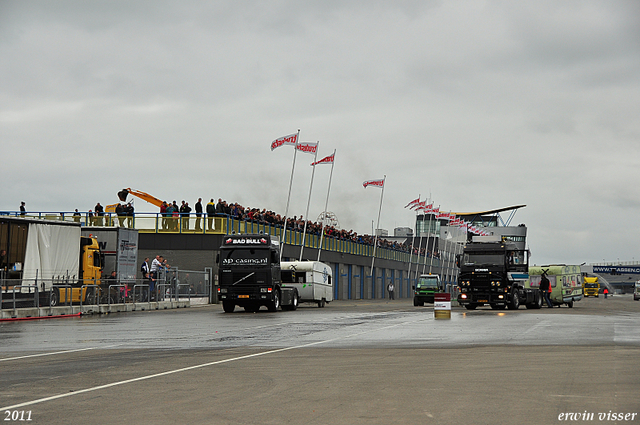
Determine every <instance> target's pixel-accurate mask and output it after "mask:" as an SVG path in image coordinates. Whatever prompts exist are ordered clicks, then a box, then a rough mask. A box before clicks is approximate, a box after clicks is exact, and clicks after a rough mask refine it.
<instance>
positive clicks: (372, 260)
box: [371, 174, 387, 297]
mask: <svg viewBox="0 0 640 425" xmlns="http://www.w3.org/2000/svg"><path fill="white" fill-rule="evenodd" d="M385 180H387V175H386V174H385V175H384V177H383V178H382V192H380V207H379V208H378V224H377V226H376V227H377V228H378V229H380V213H381V212H382V198H383V197H384V183H385ZM373 233H375V235H374V237H373V256H372V257H371V281H372V282H371V283H372V290H373V291H375V288H376V283H375V282H374V281H373V264H374V262H375V261H376V248H377V247H378V234H377V233H376V231H375V229H374V231H373ZM383 290H384V288H383ZM371 295H372V296H373V297H375V294H371Z"/></svg>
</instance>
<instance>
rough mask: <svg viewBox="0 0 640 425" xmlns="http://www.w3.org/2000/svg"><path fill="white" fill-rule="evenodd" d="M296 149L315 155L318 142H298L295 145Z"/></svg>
mask: <svg viewBox="0 0 640 425" xmlns="http://www.w3.org/2000/svg"><path fill="white" fill-rule="evenodd" d="M296 149H297V150H299V151H300V152H304V153H310V154H311V155H315V154H316V151H317V150H318V142H300V143H298V144H297V145H296Z"/></svg>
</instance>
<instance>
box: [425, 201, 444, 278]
mask: <svg viewBox="0 0 640 425" xmlns="http://www.w3.org/2000/svg"><path fill="white" fill-rule="evenodd" d="M438 214H440V205H438ZM433 218H434V221H435V218H436V217H435V215H434V216H433ZM434 227H435V226H434ZM429 228H431V217H429ZM435 244H436V241H435V239H434V241H433V245H434V246H435ZM427 245H429V240H428V239H427ZM432 268H433V256H432V257H431V260H430V261H429V274H431V269H432ZM440 269H442V266H441V267H440Z"/></svg>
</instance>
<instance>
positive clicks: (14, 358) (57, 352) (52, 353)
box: [0, 345, 118, 362]
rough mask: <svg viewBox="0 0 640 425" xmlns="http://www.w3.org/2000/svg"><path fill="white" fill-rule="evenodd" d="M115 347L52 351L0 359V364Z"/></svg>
mask: <svg viewBox="0 0 640 425" xmlns="http://www.w3.org/2000/svg"><path fill="white" fill-rule="evenodd" d="M117 346H118V345H108V346H106V347H89V348H78V349H76V350H66V351H53V352H51V353H40V354H29V355H28V356H19V357H7V358H5V359H0V362H7V361H10V360H20V359H30V358H32V357H42V356H55V355H57V354H67V353H77V352H78V351H88V350H96V349H98V348H111V347H117Z"/></svg>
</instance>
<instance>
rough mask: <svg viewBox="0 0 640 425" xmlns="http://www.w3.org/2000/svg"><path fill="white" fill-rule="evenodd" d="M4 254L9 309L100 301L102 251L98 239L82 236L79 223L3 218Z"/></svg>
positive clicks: (0, 266) (0, 245)
mask: <svg viewBox="0 0 640 425" xmlns="http://www.w3.org/2000/svg"><path fill="white" fill-rule="evenodd" d="M0 252H1V253H3V255H1V256H0V281H1V282H2V294H1V295H2V306H3V307H5V308H6V307H8V306H9V305H10V304H11V305H13V303H16V306H17V305H23V304H25V303H30V302H35V303H36V306H39V305H50V306H55V305H58V304H59V303H65V304H68V303H79V302H81V303H88V304H93V303H95V302H96V301H97V299H98V297H99V288H100V283H101V278H102V256H101V253H100V247H99V245H98V241H97V240H96V238H94V237H83V236H81V231H80V224H79V223H75V222H64V221H53V220H40V219H28V218H14V217H0ZM14 300H15V301H14Z"/></svg>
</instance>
